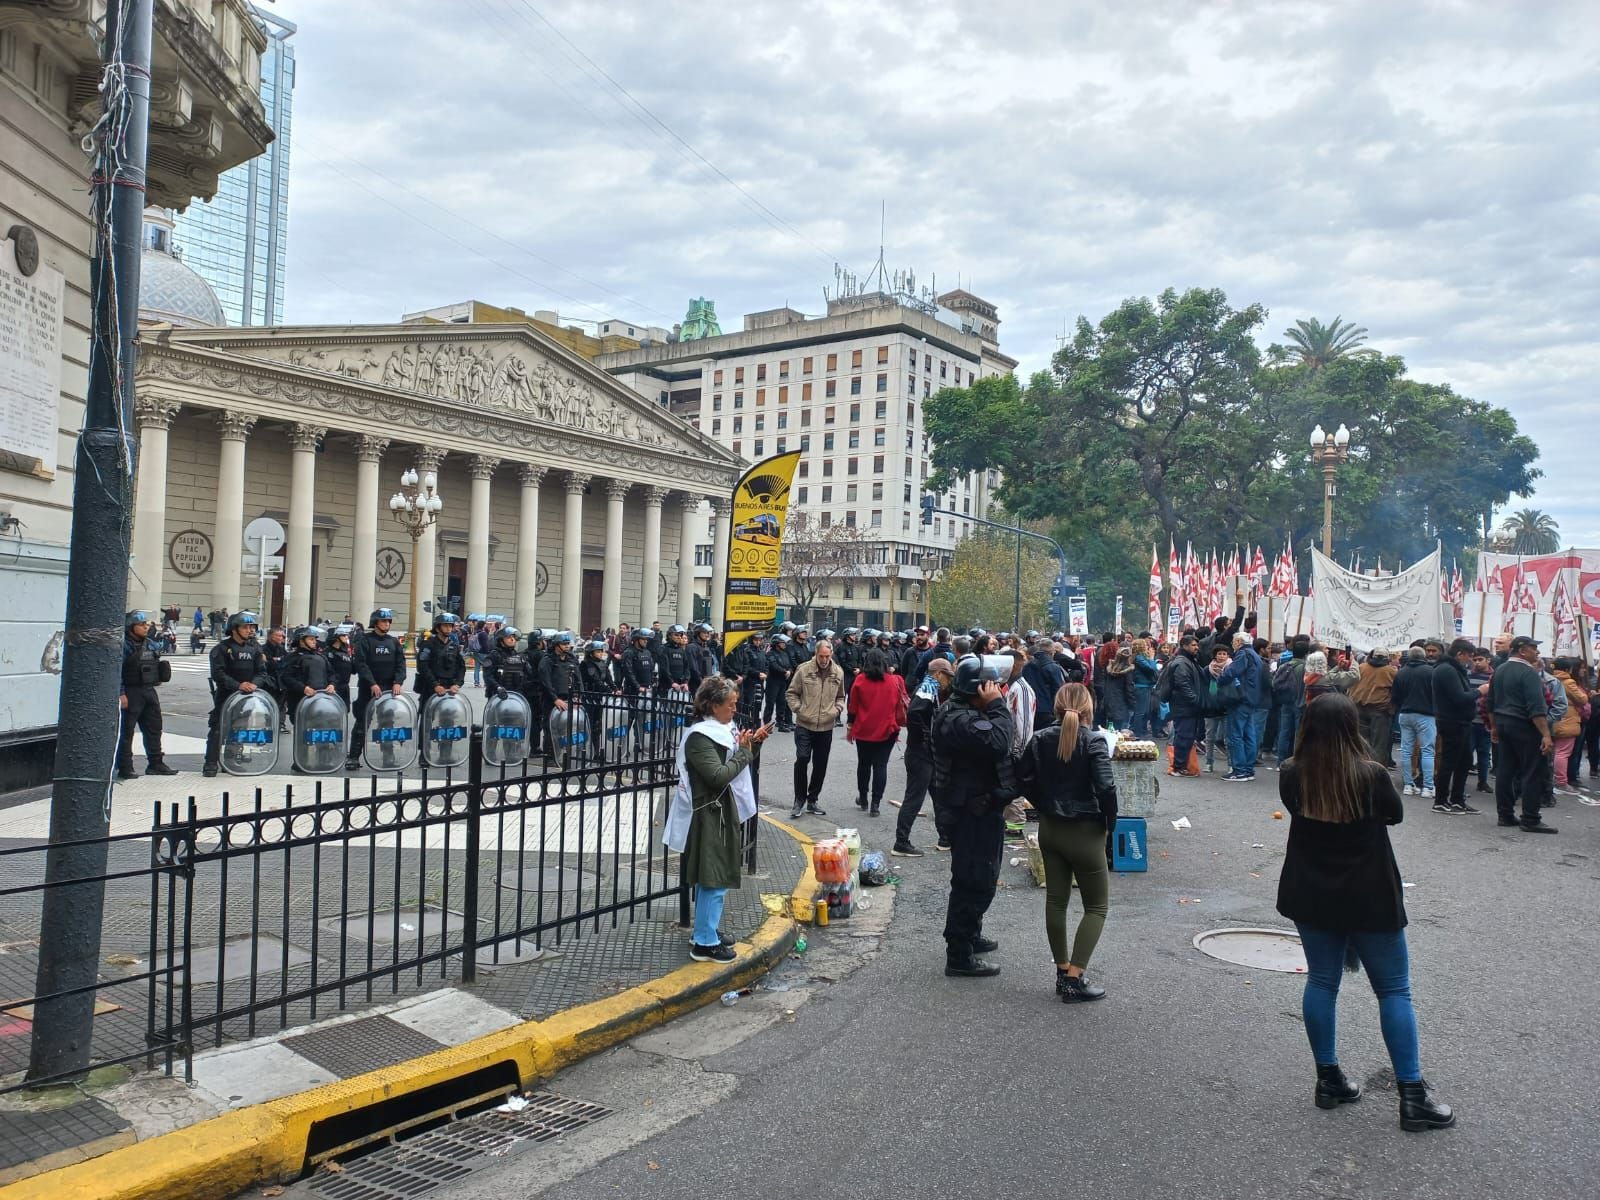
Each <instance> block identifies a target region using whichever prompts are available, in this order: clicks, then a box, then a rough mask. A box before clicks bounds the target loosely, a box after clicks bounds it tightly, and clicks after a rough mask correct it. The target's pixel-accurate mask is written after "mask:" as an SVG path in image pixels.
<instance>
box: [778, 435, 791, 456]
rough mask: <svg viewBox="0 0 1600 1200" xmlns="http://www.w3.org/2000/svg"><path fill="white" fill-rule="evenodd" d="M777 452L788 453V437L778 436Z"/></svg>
mask: <svg viewBox="0 0 1600 1200" xmlns="http://www.w3.org/2000/svg"><path fill="white" fill-rule="evenodd" d="M778 453H779V454H787V453H789V439H788V438H779V439H778Z"/></svg>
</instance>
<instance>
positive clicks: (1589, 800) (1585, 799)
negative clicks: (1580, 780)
mask: <svg viewBox="0 0 1600 1200" xmlns="http://www.w3.org/2000/svg"><path fill="white" fill-rule="evenodd" d="M1578 803H1579V804H1587V805H1588V806H1589V807H1590V808H1600V799H1596V798H1595V797H1594V796H1579V797H1578Z"/></svg>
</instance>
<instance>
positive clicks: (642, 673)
mask: <svg viewBox="0 0 1600 1200" xmlns="http://www.w3.org/2000/svg"><path fill="white" fill-rule="evenodd" d="M628 640H629V642H630V645H629V646H628V648H627V650H625V651H623V654H622V663H621V670H622V690H623V692H624V693H625V694H626V695H629V696H647V695H649V694H650V693H651V692H653V691H655V688H656V656H655V654H654V653H653V652H652V651H651V649H650V642H651V641H652V638H651V636H650V631H649V630H648V629H635V630H634V631H633V633H632V635H631V636H630V637H629V639H628Z"/></svg>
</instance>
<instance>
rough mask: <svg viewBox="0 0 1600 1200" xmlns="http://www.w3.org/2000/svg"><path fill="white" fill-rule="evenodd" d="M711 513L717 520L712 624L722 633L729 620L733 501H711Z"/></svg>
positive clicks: (713, 563)
mask: <svg viewBox="0 0 1600 1200" xmlns="http://www.w3.org/2000/svg"><path fill="white" fill-rule="evenodd" d="M711 513H712V515H713V516H715V517H716V519H717V532H716V536H715V537H714V538H713V539H712V546H711V623H712V624H713V625H715V626H716V627H717V630H718V631H719V632H720V631H721V630H722V628H723V623H724V622H725V621H726V620H727V616H728V614H727V611H726V608H725V605H726V603H727V591H728V537H729V534H730V533H731V532H732V530H733V501H732V500H729V499H728V498H727V497H725V496H718V497H716V498H714V499H713V500H712V501H711Z"/></svg>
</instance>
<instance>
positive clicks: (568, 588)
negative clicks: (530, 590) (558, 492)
mask: <svg viewBox="0 0 1600 1200" xmlns="http://www.w3.org/2000/svg"><path fill="white" fill-rule="evenodd" d="M588 483H589V477H588V476H587V475H580V474H579V473H578V472H576V471H568V472H567V478H566V488H567V523H566V527H565V528H564V529H563V530H562V535H561V618H560V619H561V627H562V628H563V629H570V630H572V632H573V633H574V634H579V635H581V634H583V633H586V632H587V630H582V629H579V628H578V626H579V625H581V624H582V623H583V489H584V488H585V487H586V486H587V485H588Z"/></svg>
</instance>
